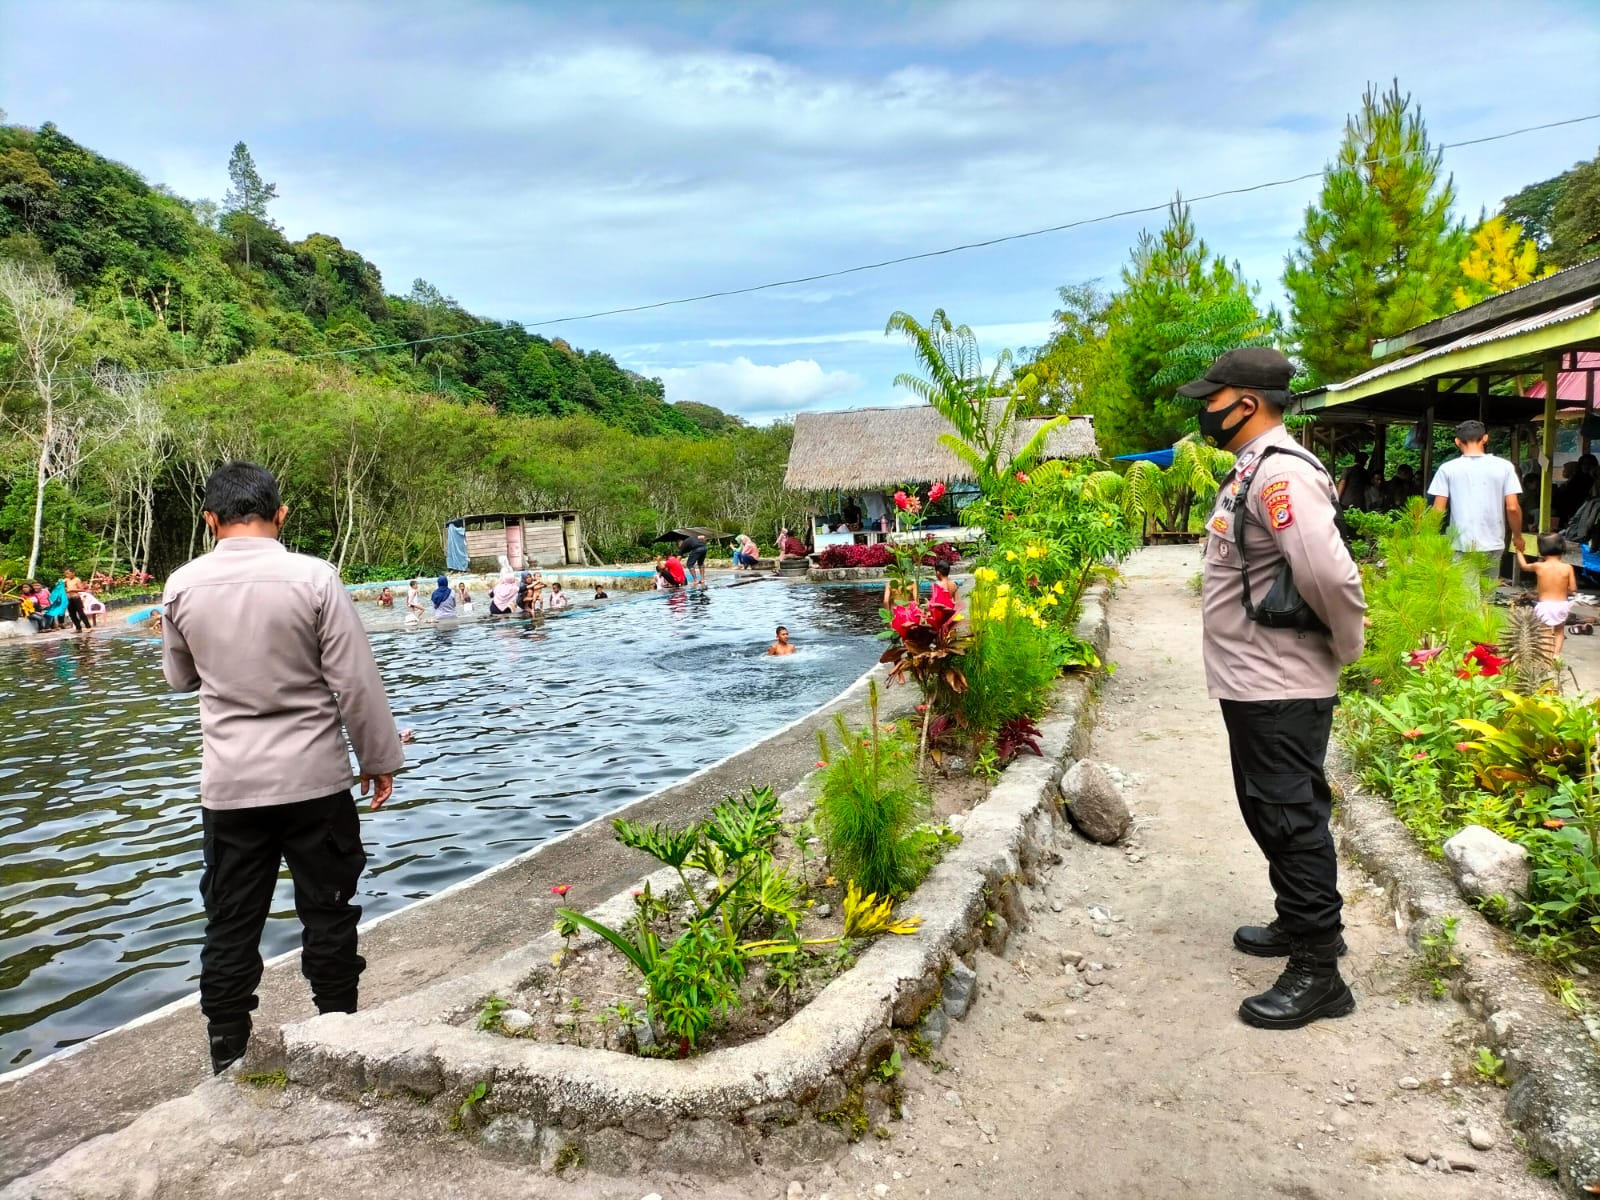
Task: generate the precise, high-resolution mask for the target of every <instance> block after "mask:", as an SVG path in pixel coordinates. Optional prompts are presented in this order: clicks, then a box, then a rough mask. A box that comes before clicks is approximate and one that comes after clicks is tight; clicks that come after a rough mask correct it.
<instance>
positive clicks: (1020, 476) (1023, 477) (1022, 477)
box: [1017, 471, 1028, 483]
mask: <svg viewBox="0 0 1600 1200" xmlns="http://www.w3.org/2000/svg"><path fill="white" fill-rule="evenodd" d="M1017 482H1018V483H1027V482H1028V474H1027V472H1026V471H1018V472H1017Z"/></svg>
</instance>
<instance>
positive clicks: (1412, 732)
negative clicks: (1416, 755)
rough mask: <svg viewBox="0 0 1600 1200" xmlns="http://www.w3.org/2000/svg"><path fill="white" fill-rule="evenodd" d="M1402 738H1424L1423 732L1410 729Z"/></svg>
mask: <svg viewBox="0 0 1600 1200" xmlns="http://www.w3.org/2000/svg"><path fill="white" fill-rule="evenodd" d="M1400 736H1401V737H1403V738H1419V737H1421V736H1422V730H1420V729H1408V730H1406V731H1405V732H1404V733H1402V734H1401V735H1400Z"/></svg>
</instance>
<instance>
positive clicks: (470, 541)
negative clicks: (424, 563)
mask: <svg viewBox="0 0 1600 1200" xmlns="http://www.w3.org/2000/svg"><path fill="white" fill-rule="evenodd" d="M502 556H503V557H504V558H505V559H506V561H507V562H509V563H510V564H511V569H512V570H514V571H520V570H522V569H523V568H524V567H527V566H531V565H533V564H538V565H539V566H541V567H555V566H569V565H581V564H582V563H583V562H584V561H585V559H584V555H583V531H582V528H581V527H580V525H579V523H578V514H577V513H576V512H575V511H574V510H572V509H570V508H568V509H557V510H554V511H550V512H530V513H488V514H483V515H479V516H475V517H452V518H451V519H450V520H449V521H448V522H446V524H445V527H444V558H445V566H447V567H449V569H450V570H452V571H468V570H471V571H493V570H497V569H499V565H500V559H501V557H502Z"/></svg>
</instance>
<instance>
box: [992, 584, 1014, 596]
mask: <svg viewBox="0 0 1600 1200" xmlns="http://www.w3.org/2000/svg"><path fill="white" fill-rule="evenodd" d="M994 594H995V595H997V596H1009V595H1010V594H1011V585H1010V584H1009V583H1002V584H1001V585H1000V586H999V587H997V588H995V590H994Z"/></svg>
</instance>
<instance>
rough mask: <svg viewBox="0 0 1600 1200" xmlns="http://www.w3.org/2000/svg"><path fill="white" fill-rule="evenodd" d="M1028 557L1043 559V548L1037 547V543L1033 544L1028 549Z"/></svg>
mask: <svg viewBox="0 0 1600 1200" xmlns="http://www.w3.org/2000/svg"><path fill="white" fill-rule="evenodd" d="M1028 557H1029V558H1043V557H1044V547H1043V546H1041V545H1039V543H1038V542H1035V543H1033V545H1031V546H1029V547H1028Z"/></svg>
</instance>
